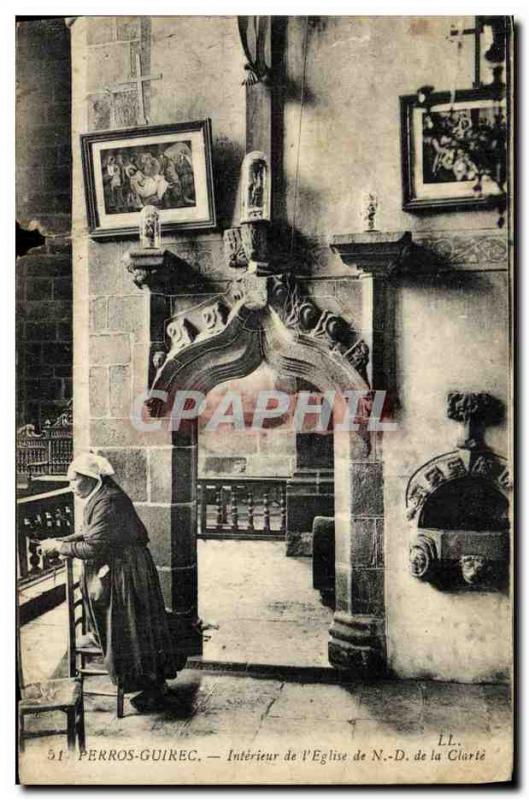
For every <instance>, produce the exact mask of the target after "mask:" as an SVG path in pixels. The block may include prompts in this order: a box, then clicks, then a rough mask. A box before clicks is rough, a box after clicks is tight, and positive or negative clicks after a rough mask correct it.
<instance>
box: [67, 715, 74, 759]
mask: <svg viewBox="0 0 529 800" xmlns="http://www.w3.org/2000/svg"><path fill="white" fill-rule="evenodd" d="M75 716H76V709H75V708H69V709H68V711H67V712H66V739H67V743H68V750H69V751H70V752H71V753H74V752H75Z"/></svg>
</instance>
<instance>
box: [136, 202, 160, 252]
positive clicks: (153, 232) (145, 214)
mask: <svg viewBox="0 0 529 800" xmlns="http://www.w3.org/2000/svg"><path fill="white" fill-rule="evenodd" d="M161 243H162V235H161V224H160V212H159V211H158V209H156V208H155V207H154V206H144V207H143V208H142V210H141V213H140V244H141V247H142V248H143V249H144V250H152V249H159V248H160V246H161Z"/></svg>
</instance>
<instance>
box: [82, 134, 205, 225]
mask: <svg viewBox="0 0 529 800" xmlns="http://www.w3.org/2000/svg"><path fill="white" fill-rule="evenodd" d="M211 152H212V146H211V120H210V119H204V120H198V121H195V122H184V123H177V124H172V125H151V126H148V127H142V128H128V129H124V130H106V131H97V132H94V133H85V134H82V135H81V154H82V163H83V173H84V185H85V195H86V210H87V220H88V228H89V232H90V235H91V236H92V237H93V238H96V239H106V238H114V237H127V236H133V235H137V234H138V230H139V215H140V212H141V210H142V208H143V207H144V206H146V205H154V206H155V207H156V208H158V209H159V211H160V220H161V225H162V231H163V232H166V231H176V230H178V231H180V230H193V229H205V228H214V227H215V226H216V211H215V198H214V190H213V168H212V159H211Z"/></svg>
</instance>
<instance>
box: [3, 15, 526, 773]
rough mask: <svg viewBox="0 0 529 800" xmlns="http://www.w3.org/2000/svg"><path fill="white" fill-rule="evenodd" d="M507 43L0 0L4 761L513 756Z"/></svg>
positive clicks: (316, 763) (428, 19) (289, 765)
mask: <svg viewBox="0 0 529 800" xmlns="http://www.w3.org/2000/svg"><path fill="white" fill-rule="evenodd" d="M515 34H516V24H515V22H514V21H513V19H512V18H510V17H505V16H484V15H483V16H468V17H451V16H391V17H390V16H312V17H311V16H242V17H237V16H152V17H151V16H78V17H45V18H39V17H24V18H19V19H18V20H17V22H16V52H17V65H16V78H17V105H16V120H17V155H16V169H17V262H16V285H17V302H18V310H17V358H18V367H17V437H16V467H17V521H16V537H17V539H16V541H17V592H16V594H17V634H18V635H17V665H18V695H17V708H18V780H19V782H20V783H22V784H24V785H39V784H42V785H44V784H75V785H81V784H88V785H102V784H107V785H108V784H131V785H134V784H151V785H156V784H187V785H197V784H233V785H240V784H264V785H266V784H276V785H277V784H279V785H281V784H285V785H289V784H292V785H293V784H297V785H299V784H320V785H340V784H349V785H355V784H479V783H482V784H483V783H498V782H509V781H511V779H512V775H513V768H514V767H513V721H512V709H513V697H512V687H513V663H514V659H513V648H514V642H513V632H514V629H513V604H512V598H513V590H514V587H513V577H514V570H513V563H514V561H513V559H514V557H515V555H516V554H515V551H514V547H513V544H514V542H513V518H512V502H513V498H512V492H513V472H512V465H513V434H512V423H513V400H512V330H513V319H512V308H513V295H512V287H513V247H514V232H513V192H512V187H513V179H514V175H513V163H514V159H513V142H514V131H513V118H514V117H513V113H514V111H513V101H514V94H513V72H514V66H515V65H514V41H515Z"/></svg>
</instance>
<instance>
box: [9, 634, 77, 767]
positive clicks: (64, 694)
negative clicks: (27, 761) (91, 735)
mask: <svg viewBox="0 0 529 800" xmlns="http://www.w3.org/2000/svg"><path fill="white" fill-rule="evenodd" d="M17 633H18V635H17V677H18V686H19V701H18V734H19V747H20V751H21V752H24V749H25V748H24V743H25V740H26V739H29V738H35V737H37V736H55V735H57V734H58V733H66V738H67V746H68V750H70V751H75V740H76V738H77V739H78V741H79V750H80V751H81V752H82V751H83V750H85V749H86V741H85V728H84V706H83V692H82V686H81V681H80V680H79V678H77V677H75V673H74V672H72V670H71V669H70V670H69V677H68V678H55V679H53V678H52V679H50V680H44V681H36V682H35V683H30V684H25V683H24V672H23V668H22V653H21V646H20V627H19V629H18V632H17ZM54 711H62V712H64V713H65V714H66V730H64V729H62V730H57V729H49V730H39V731H27V730H26V729H25V726H24V720H25V717H26V716H27V715H28V714H42V713H44V712H46V713H47V712H54Z"/></svg>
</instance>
